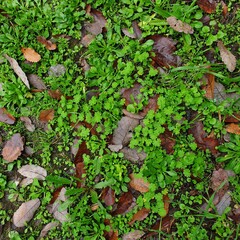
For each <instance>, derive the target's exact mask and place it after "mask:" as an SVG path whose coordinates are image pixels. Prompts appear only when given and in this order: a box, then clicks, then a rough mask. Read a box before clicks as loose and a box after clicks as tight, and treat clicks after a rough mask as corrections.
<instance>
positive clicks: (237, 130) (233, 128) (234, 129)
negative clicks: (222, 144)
mask: <svg viewBox="0 0 240 240" xmlns="http://www.w3.org/2000/svg"><path fill="white" fill-rule="evenodd" d="M226 131H227V132H229V133H234V134H238V135H240V126H239V124H236V123H230V124H227V125H226Z"/></svg>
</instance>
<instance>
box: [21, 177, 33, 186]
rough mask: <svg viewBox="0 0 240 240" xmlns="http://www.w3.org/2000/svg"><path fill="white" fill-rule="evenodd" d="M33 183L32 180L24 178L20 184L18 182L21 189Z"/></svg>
mask: <svg viewBox="0 0 240 240" xmlns="http://www.w3.org/2000/svg"><path fill="white" fill-rule="evenodd" d="M32 183H33V179H32V178H24V179H23V180H22V181H21V182H20V186H21V187H26V186H28V185H30V184H32Z"/></svg>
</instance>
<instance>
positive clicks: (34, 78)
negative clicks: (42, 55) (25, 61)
mask: <svg viewBox="0 0 240 240" xmlns="http://www.w3.org/2000/svg"><path fill="white" fill-rule="evenodd" d="M28 80H29V82H30V84H31V85H32V86H33V87H35V88H36V89H40V90H45V89H47V87H46V85H45V83H44V82H43V80H42V79H41V78H40V77H39V76H38V75H36V74H29V75H28Z"/></svg>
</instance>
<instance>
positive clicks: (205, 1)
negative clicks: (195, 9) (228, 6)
mask: <svg viewBox="0 0 240 240" xmlns="http://www.w3.org/2000/svg"><path fill="white" fill-rule="evenodd" d="M197 5H198V6H199V7H200V8H201V9H202V10H203V11H204V12H206V13H213V12H215V11H216V7H217V3H216V1H215V0H198V1H197Z"/></svg>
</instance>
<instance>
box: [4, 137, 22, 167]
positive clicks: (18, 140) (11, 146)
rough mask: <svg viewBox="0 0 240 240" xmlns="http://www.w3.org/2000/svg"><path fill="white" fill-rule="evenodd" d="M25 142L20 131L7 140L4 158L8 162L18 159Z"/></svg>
mask: <svg viewBox="0 0 240 240" xmlns="http://www.w3.org/2000/svg"><path fill="white" fill-rule="evenodd" d="M23 144H24V143H23V138H22V137H21V135H20V134H19V133H16V134H14V135H13V136H12V137H11V138H10V140H8V141H7V143H6V144H5V146H4V148H3V150H2V156H3V159H4V160H6V161H8V162H13V161H14V160H16V159H17V158H18V157H19V156H20V155H21V152H22V150H23Z"/></svg>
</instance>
